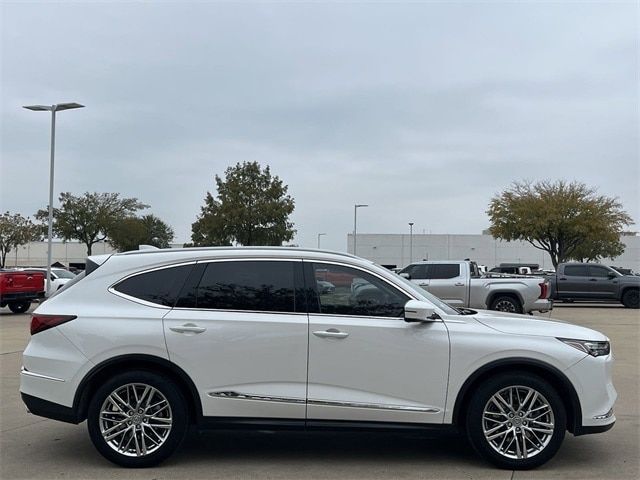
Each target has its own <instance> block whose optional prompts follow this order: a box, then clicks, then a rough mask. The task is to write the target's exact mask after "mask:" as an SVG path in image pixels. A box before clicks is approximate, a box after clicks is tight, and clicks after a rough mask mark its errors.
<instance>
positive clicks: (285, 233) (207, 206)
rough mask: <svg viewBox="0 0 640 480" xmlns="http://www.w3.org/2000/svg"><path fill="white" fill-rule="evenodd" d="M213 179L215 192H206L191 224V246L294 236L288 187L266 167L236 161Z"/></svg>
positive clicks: (275, 241) (277, 242)
mask: <svg viewBox="0 0 640 480" xmlns="http://www.w3.org/2000/svg"><path fill="white" fill-rule="evenodd" d="M215 179H216V188H217V195H216V197H214V196H213V195H212V194H211V193H210V192H207V196H206V198H205V203H204V206H202V208H201V212H200V215H199V216H198V219H197V220H196V222H195V223H193V224H192V235H191V240H192V242H193V245H194V246H207V245H231V244H233V243H237V244H240V245H282V243H283V242H287V241H289V240H291V239H292V238H293V236H294V235H295V230H294V229H293V223H292V222H291V221H290V220H289V216H290V215H291V213H292V212H293V209H294V208H295V205H294V201H293V199H292V198H291V197H290V196H289V195H287V190H288V187H287V186H286V185H284V183H283V182H282V180H280V178H279V177H277V176H272V175H271V170H270V169H269V167H268V166H267V167H266V168H264V169H262V168H261V167H260V164H258V162H244V163H242V164H240V163H238V164H236V165H235V166H233V167H229V168H227V170H226V171H225V178H224V179H222V178H220V177H219V176H218V175H216V177H215Z"/></svg>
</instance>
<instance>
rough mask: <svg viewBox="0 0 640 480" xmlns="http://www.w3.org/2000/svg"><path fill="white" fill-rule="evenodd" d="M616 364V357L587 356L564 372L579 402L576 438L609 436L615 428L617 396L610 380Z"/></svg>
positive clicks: (610, 355) (611, 355)
mask: <svg viewBox="0 0 640 480" xmlns="http://www.w3.org/2000/svg"><path fill="white" fill-rule="evenodd" d="M613 362H614V359H613V354H609V355H607V356H606V357H592V356H591V355H587V356H586V357H585V358H583V359H582V360H580V361H579V362H578V363H576V364H574V365H573V366H571V367H570V368H569V369H568V370H567V371H566V372H565V373H566V374H567V375H568V376H569V377H570V379H571V382H572V383H573V385H574V387H575V390H576V393H577V394H578V398H579V400H580V410H581V422H580V423H579V424H578V425H576V428H575V431H574V432H573V433H574V435H585V434H590V433H601V432H606V431H607V430H610V429H611V428H612V427H613V425H614V424H615V422H616V416H615V414H614V404H615V402H616V399H617V398H618V393H617V392H616V389H615V387H614V386H613V382H612V379H611V377H612V368H613Z"/></svg>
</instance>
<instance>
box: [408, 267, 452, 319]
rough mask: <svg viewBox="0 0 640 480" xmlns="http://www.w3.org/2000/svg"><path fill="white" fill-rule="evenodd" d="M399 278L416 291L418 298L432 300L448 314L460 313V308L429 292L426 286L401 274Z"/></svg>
mask: <svg viewBox="0 0 640 480" xmlns="http://www.w3.org/2000/svg"><path fill="white" fill-rule="evenodd" d="M397 279H399V280H400V281H401V282H402V284H403V285H404V286H405V287H406V288H407V289H409V290H411V291H412V292H414V293H415V294H416V296H417V297H418V298H420V299H421V300H426V301H427V302H431V303H432V304H434V305H435V306H436V307H438V308H439V309H440V310H442V311H443V312H444V313H446V314H447V315H460V312H458V310H456V309H455V308H453V307H452V306H451V305H449V304H447V303H444V302H443V301H442V300H440V299H439V298H438V297H436V296H435V295H433V294H431V293H429V292H427V291H426V290H425V289H424V288H420V287H419V286H418V285H416V284H415V283H413V282H412V281H410V280H407V279H406V278H404V277H403V276H401V275H398V276H397Z"/></svg>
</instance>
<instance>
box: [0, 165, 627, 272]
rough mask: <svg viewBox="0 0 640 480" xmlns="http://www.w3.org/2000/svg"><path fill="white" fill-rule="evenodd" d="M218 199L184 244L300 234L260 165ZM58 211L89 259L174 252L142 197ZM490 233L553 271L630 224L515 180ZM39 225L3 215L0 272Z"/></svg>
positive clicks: (593, 205)
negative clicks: (145, 249)
mask: <svg viewBox="0 0 640 480" xmlns="http://www.w3.org/2000/svg"><path fill="white" fill-rule="evenodd" d="M214 179H215V194H213V193H211V192H207V195H206V196H205V199H204V205H203V206H202V207H201V208H200V214H199V215H198V216H197V218H196V221H195V222H194V223H193V224H192V227H191V232H192V233H191V240H192V242H191V243H189V244H185V246H225V245H282V244H283V243H284V242H289V241H291V240H292V239H293V237H294V235H295V233H296V230H295V229H294V228H293V227H294V225H293V223H292V222H291V220H290V216H291V214H292V213H293V211H294V208H295V202H294V200H293V198H291V196H290V195H289V194H288V193H287V192H288V186H287V185H285V184H284V182H283V181H282V180H281V179H280V178H279V177H278V176H276V175H272V173H271V169H270V167H269V166H266V167H265V168H262V167H261V166H260V164H259V163H258V162H244V163H237V164H236V165H234V166H231V167H228V168H227V169H226V170H225V172H224V178H223V177H220V176H218V175H215V177H214ZM59 202H60V206H59V207H57V208H54V209H53V218H54V222H53V231H54V234H55V235H56V236H57V237H58V238H62V239H63V240H78V241H80V242H81V243H83V244H84V245H85V246H86V247H87V255H91V252H92V247H93V245H94V244H95V243H97V242H101V241H106V242H109V243H110V244H111V245H112V246H113V247H114V248H115V249H116V250H119V251H126V250H135V249H137V248H138V246H139V245H142V244H147V245H153V246H156V247H159V248H166V247H169V244H170V243H171V242H172V241H173V239H174V232H173V229H172V228H171V227H170V226H169V225H167V224H166V223H165V222H164V221H162V220H161V219H160V218H158V217H156V216H155V215H152V214H146V215H141V216H140V215H139V212H140V211H141V210H145V209H147V208H149V205H146V204H144V203H142V202H140V201H139V200H138V199H137V198H125V197H121V196H120V194H119V193H96V192H94V193H89V192H86V193H84V194H83V195H80V196H75V195H72V194H71V193H69V192H63V193H61V194H60V197H59ZM487 214H488V216H489V219H490V222H491V227H490V232H491V234H492V235H493V236H494V237H495V238H498V239H503V240H506V241H513V240H522V241H526V242H528V243H530V244H531V245H533V246H534V247H536V248H538V249H540V250H543V251H545V252H547V253H548V254H549V256H550V257H551V261H552V263H553V265H554V266H557V265H558V263H561V262H565V261H567V260H579V261H592V260H598V259H601V258H613V257H617V256H619V255H621V254H622V252H623V251H624V244H623V243H622V242H621V241H620V235H621V234H622V232H623V230H624V228H625V227H627V226H629V225H630V224H631V223H632V219H631V217H630V216H629V215H628V214H627V213H626V212H625V211H624V210H623V209H622V205H621V204H620V202H619V201H618V199H616V198H612V197H607V196H604V195H598V194H597V192H596V190H595V189H594V188H590V187H587V186H586V185H585V184H583V183H580V182H567V181H564V180H558V181H555V182H551V181H539V182H535V183H533V182H514V183H513V184H512V185H511V186H510V187H509V188H507V189H506V190H504V191H503V192H501V193H499V194H497V195H495V196H494V197H493V198H492V199H491V201H490V204H489V207H488V210H487ZM35 219H36V221H37V222H36V223H34V222H33V221H32V220H31V219H29V218H28V217H23V216H22V215H20V214H12V213H10V212H6V213H4V214H2V215H0V262H1V263H0V266H4V265H5V259H6V256H7V253H8V252H9V251H11V250H12V249H15V248H18V247H19V246H20V245H24V244H26V243H28V242H30V241H33V240H37V239H41V238H43V237H45V236H46V222H47V219H48V210H47V209H42V210H39V211H38V212H37V213H36V214H35Z"/></svg>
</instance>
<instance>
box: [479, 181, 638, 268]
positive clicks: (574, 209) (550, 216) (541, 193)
mask: <svg viewBox="0 0 640 480" xmlns="http://www.w3.org/2000/svg"><path fill="white" fill-rule="evenodd" d="M487 214H488V215H489V219H490V220H491V227H490V229H489V230H490V232H491V234H492V235H493V236H494V237H495V238H500V239H503V240H507V241H509V240H524V241H527V242H529V243H530V244H531V245H533V246H534V247H536V248H538V249H540V250H544V251H545V252H547V253H548V254H549V256H550V257H551V261H552V262H553V265H554V267H557V266H558V264H559V263H562V262H565V261H567V260H570V259H576V258H577V259H581V260H582V259H590V260H595V259H597V258H602V257H615V256H618V255H620V254H621V253H622V252H623V251H624V245H623V244H622V243H621V242H620V234H621V233H622V230H623V228H624V227H625V226H627V225H630V224H631V223H632V219H631V217H630V216H629V215H628V214H627V213H626V212H625V211H624V210H623V209H622V205H621V204H620V202H619V201H618V200H617V199H616V198H611V197H606V196H604V195H597V194H596V190H595V189H594V188H590V187H587V186H586V185H585V184H584V183H580V182H566V181H563V180H558V181H556V182H550V181H540V182H536V183H532V182H514V183H513V184H512V186H511V187H510V188H509V189H507V190H505V191H504V192H502V193H501V194H499V195H496V196H495V197H494V198H493V199H492V200H491V203H490V204H489V209H488V210H487Z"/></svg>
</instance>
